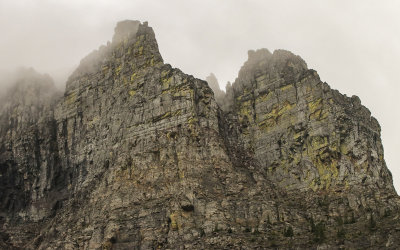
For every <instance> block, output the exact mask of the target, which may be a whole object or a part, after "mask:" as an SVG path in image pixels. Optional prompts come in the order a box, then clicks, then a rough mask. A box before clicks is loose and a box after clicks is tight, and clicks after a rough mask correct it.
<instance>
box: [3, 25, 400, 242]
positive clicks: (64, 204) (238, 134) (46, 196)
mask: <svg viewBox="0 0 400 250" xmlns="http://www.w3.org/2000/svg"><path fill="white" fill-rule="evenodd" d="M115 31H116V33H115V35H114V37H113V40H112V42H111V43H109V44H107V46H102V47H100V48H99V50H97V51H94V52H92V53H91V54H90V55H88V56H87V57H86V58H84V59H83V60H82V61H81V64H80V66H79V67H78V68H77V69H76V71H75V72H74V73H73V74H72V75H71V77H70V78H69V80H68V82H67V85H66V89H65V93H64V95H63V96H60V95H58V94H57V91H56V90H55V88H54V87H53V84H52V83H51V80H50V79H49V78H48V77H47V76H41V75H38V74H37V73H34V72H32V74H31V76H30V77H28V78H25V79H24V80H22V81H21V82H19V83H18V84H17V85H16V87H15V88H14V89H13V92H10V94H9V98H5V99H3V100H1V103H2V109H1V113H0V121H1V123H0V157H1V158H0V170H1V175H0V190H1V195H0V200H1V207H0V209H1V210H0V213H1V220H0V225H1V228H2V229H1V233H0V236H1V238H0V246H1V247H2V248H24V249H26V248H28V249H150V248H165V249H177V248H179V249H182V248H190V249H193V248H198V249H212V248H227V249H228V248H229V249H231V248H233V249H238V248H244V249H254V248H276V247H280V248H317V247H325V248H339V247H345V248H368V247H370V248H379V247H387V248H396V246H398V245H399V244H400V242H399V237H398V236H399V233H398V231H399V230H398V227H399V225H398V222H397V221H396V218H397V214H398V204H399V198H398V196H397V194H396V192H395V190H394V188H393V184H392V178H391V174H390V172H389V170H388V169H387V167H386V165H385V162H384V158H383V147H382V143H381V140H380V126H379V124H378V122H377V121H376V119H375V118H373V117H371V114H370V112H369V111H368V109H366V108H365V107H364V106H362V105H361V102H360V100H359V98H358V97H355V96H353V97H351V98H349V97H346V96H344V95H341V94H340V93H339V92H338V91H336V90H332V89H331V88H330V87H329V86H328V85H327V84H326V83H323V82H321V80H320V79H319V77H318V75H317V73H316V72H315V71H313V70H309V69H308V68H307V65H306V63H305V62H304V61H303V60H302V59H301V58H300V57H298V56H295V55H293V54H292V53H290V52H287V51H282V50H278V51H275V52H274V53H270V52H269V51H268V50H266V49H262V50H258V51H250V52H249V59H248V61H247V62H246V63H245V64H244V65H243V67H242V69H241V70H240V72H239V75H238V78H237V79H236V81H235V82H234V83H233V84H232V85H231V86H229V87H228V88H227V93H226V94H223V93H219V92H218V93H214V92H215V91H214V92H213V90H212V89H211V88H210V87H209V86H208V84H207V83H206V82H205V81H202V80H199V79H196V78H194V77H193V76H190V75H187V74H184V73H183V72H181V71H180V70H179V69H175V68H172V67H171V66H170V65H168V64H164V62H163V59H162V57H161V55H160V53H159V51H158V45H157V42H156V39H155V35H154V32H153V29H152V28H150V27H148V25H147V23H143V24H142V23H140V22H138V21H124V22H120V23H119V24H118V25H117V27H116V29H115ZM214 78H215V77H214ZM211 80H212V79H208V81H211ZM215 80H216V79H215ZM214 89H215V88H214ZM218 89H219V88H218ZM215 95H218V97H216V96H215ZM216 99H217V101H216Z"/></svg>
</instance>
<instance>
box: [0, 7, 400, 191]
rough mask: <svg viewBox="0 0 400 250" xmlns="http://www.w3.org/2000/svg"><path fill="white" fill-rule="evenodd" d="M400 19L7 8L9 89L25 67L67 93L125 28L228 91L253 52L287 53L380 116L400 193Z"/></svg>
mask: <svg viewBox="0 0 400 250" xmlns="http://www.w3.org/2000/svg"><path fill="white" fill-rule="evenodd" d="M399 10H400V2H398V1H393V0H388V1H369V0H355V1H351V2H349V1H340V0H339V1H337V0H335V1H333V0H331V1H318V0H312V1H306V2H305V1H295V0H293V1H279V2H277V1H261V0H260V1H256V0H253V1H244V0H243V1H242V0H238V1H211V0H205V1H192V0H186V1H179V0H173V1H161V0H159V1H149V0H147V1H144V0H139V1H125V0H119V1H104V0H103V1H101V0H100V1H99V0H97V1H95V0H92V1H78V0H70V1H66V0H59V1H50V0H40V1H28V0H20V1H11V0H2V1H1V2H0V29H1V30H2V31H3V34H2V38H1V39H0V55H1V57H0V79H1V80H0V84H1V85H0V89H2V90H4V89H5V87H6V85H7V83H8V82H10V79H11V78H10V77H9V75H10V72H13V71H14V70H15V68H18V67H28V68H29V67H33V68H34V69H35V70H37V71H38V72H40V73H48V74H50V75H51V77H52V78H53V79H54V82H55V83H56V85H57V86H58V87H59V88H61V89H62V88H64V84H65V82H66V80H67V78H68V76H69V75H70V74H71V73H72V72H73V71H74V69H75V68H76V67H77V66H78V65H79V62H80V60H81V59H82V58H84V57H85V56H86V55H87V54H89V53H90V52H91V51H93V50H95V49H98V48H99V47H100V46H101V45H102V44H106V43H107V41H111V39H112V35H113V32H114V27H115V25H116V23H117V22H118V21H121V20H125V19H132V20H140V21H142V22H143V21H149V25H150V26H152V27H153V29H154V31H155V33H156V37H157V41H158V44H159V48H160V52H161V54H162V56H163V58H164V61H165V62H166V63H170V64H172V66H173V67H177V68H180V69H182V71H183V72H185V73H188V74H192V75H194V76H195V77H198V78H201V79H206V77H207V76H208V75H209V74H210V73H211V72H212V73H214V74H215V76H216V77H217V78H218V81H219V84H220V87H221V89H224V87H225V85H226V83H227V82H228V81H230V82H234V80H235V78H236V76H237V74H238V71H239V69H240V67H241V65H242V64H243V63H244V62H245V61H246V60H247V51H248V50H250V49H259V48H267V49H268V50H270V51H274V50H275V49H286V50H289V51H292V52H293V53H294V54H297V55H300V56H301V57H302V58H303V59H304V60H305V61H306V63H307V64H308V67H309V68H312V69H315V70H316V71H317V72H318V73H319V75H320V77H321V79H322V81H326V82H327V83H328V84H329V85H330V86H331V87H332V88H334V89H338V90H339V91H340V92H341V93H343V94H347V95H348V96H351V95H358V96H359V97H360V99H361V101H362V104H363V105H365V106H366V107H368V108H369V109H370V110H371V112H372V115H373V116H375V117H376V118H377V119H378V121H379V122H380V124H381V127H382V139H383V145H384V148H385V159H386V162H387V165H388V167H389V169H390V170H391V171H392V173H393V178H394V184H395V187H396V189H397V190H400V168H399V165H400V160H399V159H398V157H396V154H397V151H398V149H399V148H400V132H399V130H398V128H399V127H400V112H399V111H398V109H397V108H396V107H397V105H396V101H397V99H398V98H397V93H400V87H399V83H400V74H398V70H397V68H398V65H400V33H399V32H398V31H399V30H400V16H399V15H398V12H399ZM9 78H10V79H9ZM0 92H1V91H0Z"/></svg>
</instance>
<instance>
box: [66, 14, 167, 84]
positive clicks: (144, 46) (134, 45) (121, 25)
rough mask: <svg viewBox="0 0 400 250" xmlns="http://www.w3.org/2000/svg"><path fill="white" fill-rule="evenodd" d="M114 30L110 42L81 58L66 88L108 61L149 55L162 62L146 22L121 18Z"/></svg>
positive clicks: (145, 57)
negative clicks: (122, 19)
mask: <svg viewBox="0 0 400 250" xmlns="http://www.w3.org/2000/svg"><path fill="white" fill-rule="evenodd" d="M114 31H115V33H114V36H113V38H112V42H111V43H110V42H108V43H107V45H102V46H100V47H99V49H98V50H94V51H92V52H91V53H90V54H89V55H87V56H86V57H84V58H83V59H82V60H81V62H80V64H79V66H78V67H77V69H76V70H75V71H74V73H73V74H72V75H71V76H70V77H69V79H68V81H67V90H70V89H71V88H74V87H76V86H75V84H73V82H74V81H75V80H77V79H79V78H80V77H82V76H84V75H90V74H95V73H96V72H99V71H101V70H102V68H103V67H105V66H106V65H108V64H110V62H111V63H112V64H113V63H114V62H115V61H116V59H117V60H118V63H122V62H123V61H125V62H127V61H133V60H136V59H137V58H138V57H142V59H143V60H141V61H144V60H147V59H149V58H151V59H152V60H153V62H154V64H157V63H160V62H161V63H163V59H162V57H161V54H160V52H159V49H158V44H157V40H156V38H155V34H154V31H153V29H152V28H151V27H149V26H148V23H147V22H143V23H141V22H140V21H132V20H124V21H121V22H118V23H117V25H116V27H115V29H114ZM135 51H136V52H139V53H135ZM135 58H136V59H135ZM139 61H140V60H139ZM107 67H108V66H107Z"/></svg>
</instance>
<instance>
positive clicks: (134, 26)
mask: <svg viewBox="0 0 400 250" xmlns="http://www.w3.org/2000/svg"><path fill="white" fill-rule="evenodd" d="M140 24H141V23H140V21H137V20H134V21H133V20H124V21H120V22H118V23H117V26H116V27H115V29H114V36H113V38H112V42H113V43H119V42H123V41H124V40H125V39H130V38H131V37H133V36H136V33H137V32H138V30H139V25H140ZM145 24H146V26H147V22H145Z"/></svg>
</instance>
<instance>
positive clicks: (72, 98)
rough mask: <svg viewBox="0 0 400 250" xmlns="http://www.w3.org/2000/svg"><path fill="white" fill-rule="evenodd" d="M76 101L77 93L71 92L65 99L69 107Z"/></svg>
mask: <svg viewBox="0 0 400 250" xmlns="http://www.w3.org/2000/svg"><path fill="white" fill-rule="evenodd" d="M75 101H76V91H73V92H71V93H70V94H69V95H67V96H66V97H65V102H66V103H67V104H68V105H71V104H73V103H74V102H75Z"/></svg>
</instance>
